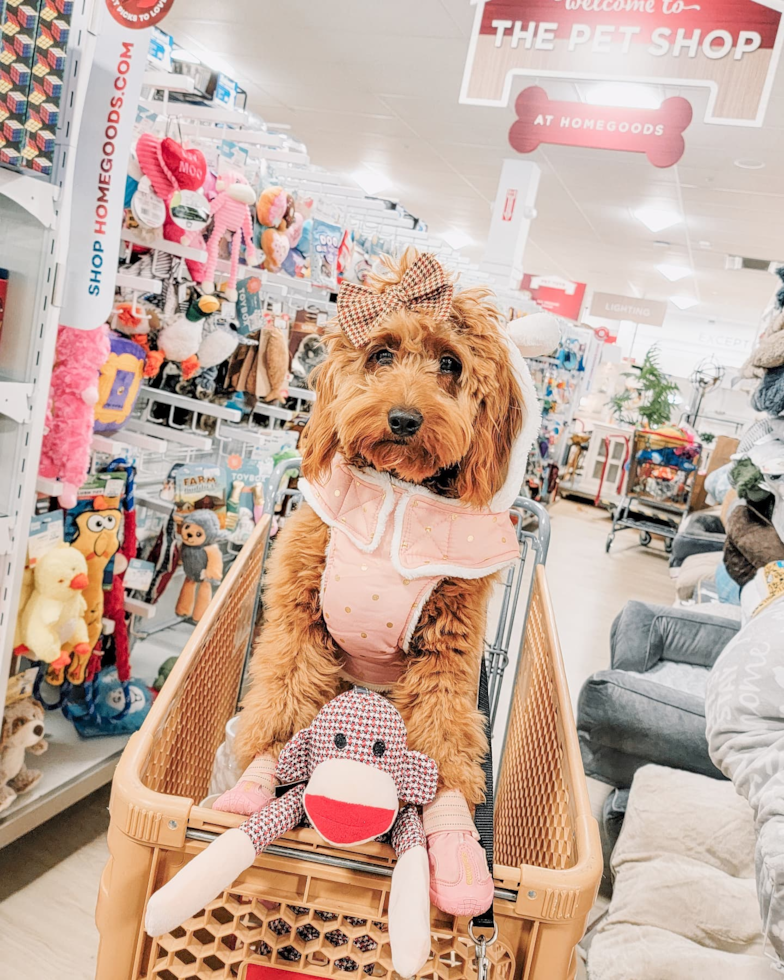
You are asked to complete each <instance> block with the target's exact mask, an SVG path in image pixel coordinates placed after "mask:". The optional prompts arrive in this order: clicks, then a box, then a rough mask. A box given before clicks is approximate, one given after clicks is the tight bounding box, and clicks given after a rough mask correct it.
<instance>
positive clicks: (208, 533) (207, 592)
mask: <svg viewBox="0 0 784 980" xmlns="http://www.w3.org/2000/svg"><path fill="white" fill-rule="evenodd" d="M180 535H181V537H182V567H183V570H184V572H185V581H184V582H183V583H182V589H181V590H180V597H179V598H178V599H177V606H176V609H175V612H176V613H177V615H178V616H189V617H190V618H191V619H193V620H194V621H195V622H197V623H198V622H199V620H200V619H201V617H202V616H203V615H204V613H205V612H206V611H207V606H209V604H210V600H211V599H212V583H213V582H215V583H216V584H217V583H218V582H220V580H221V579H222V578H223V558H222V556H221V551H220V548H219V547H218V544H217V542H218V541H219V540H220V539H221V537H222V536H223V532H222V531H221V526H220V521H219V520H218V518H217V515H216V514H214V513H213V512H212V511H211V510H196V511H194V512H193V513H192V514H188V515H187V517H184V518H183V521H182V525H181V527H180Z"/></svg>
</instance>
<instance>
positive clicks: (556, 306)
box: [520, 275, 585, 320]
mask: <svg viewBox="0 0 784 980" xmlns="http://www.w3.org/2000/svg"><path fill="white" fill-rule="evenodd" d="M520 289H521V290H523V291H524V292H526V293H530V294H531V299H532V300H533V301H534V302H535V303H537V304H538V305H539V306H541V307H542V309H543V310H547V312H548V313H555V314H556V315H557V316H563V317H566V319H567V320H578V319H579V317H580V310H581V309H582V306H583V299H584V298H585V283H584V282H571V281H570V280H569V279H560V278H559V277H558V276H531V275H525V276H523V279H522V282H521V283H520Z"/></svg>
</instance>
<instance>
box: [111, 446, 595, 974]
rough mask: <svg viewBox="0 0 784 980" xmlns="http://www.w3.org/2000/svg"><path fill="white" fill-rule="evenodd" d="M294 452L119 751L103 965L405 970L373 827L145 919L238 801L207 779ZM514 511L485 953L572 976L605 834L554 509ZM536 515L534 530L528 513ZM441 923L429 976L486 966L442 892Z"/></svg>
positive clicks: (194, 970) (523, 504) (303, 849)
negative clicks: (559, 620)
mask: <svg viewBox="0 0 784 980" xmlns="http://www.w3.org/2000/svg"><path fill="white" fill-rule="evenodd" d="M295 466H296V462H294V461H291V460H289V461H286V462H285V463H281V464H280V465H279V467H278V468H277V469H276V472H275V473H274V474H273V476H272V477H271V478H270V480H269V481H268V483H267V488H266V489H267V497H266V500H267V505H266V506H267V514H266V516H265V519H264V520H263V521H261V522H260V523H259V524H258V525H257V527H256V530H255V532H254V534H253V536H252V537H251V539H250V540H249V541H248V542H247V544H246V545H245V547H244V548H243V550H242V552H241V553H240V555H239V556H238V558H237V559H236V561H235V562H234V565H233V566H232V568H231V570H230V571H229V573H228V575H227V576H226V578H225V579H224V581H223V583H222V584H221V586H220V589H219V591H218V593H217V594H216V596H215V598H214V600H213V602H212V603H211V605H210V607H209V610H208V612H207V614H206V615H205V616H204V618H203V619H202V620H201V622H200V623H199V625H198V626H197V628H196V629H195V631H194V633H193V635H192V636H191V638H190V640H189V642H188V644H187V646H186V648H185V649H184V651H183V653H182V654H181V655H180V657H179V660H178V662H177V665H176V667H175V668H174V670H173V671H172V673H171V675H170V677H169V679H168V681H167V682H166V684H165V686H164V688H163V690H162V691H161V693H160V695H159V696H158V698H157V699H156V701H155V704H154V705H153V707H152V710H151V711H150V714H149V715H148V717H147V719H146V720H145V722H144V725H143V726H142V728H141V730H140V731H139V732H138V733H136V734H135V735H134V736H132V738H131V740H130V742H129V743H128V746H127V748H126V750H125V752H124V754H123V756H122V758H121V760H120V763H119V765H118V767H117V772H116V774H115V778H114V784H113V788H112V799H111V805H110V811H111V824H110V828H109V851H110V858H109V861H108V863H107V866H106V868H105V870H104V873H103V876H102V879H101V887H100V893H99V898H98V908H97V913H96V920H97V924H98V928H99V931H100V934H101V942H100V948H99V952H98V964H97V972H96V977H97V980H141V978H145V980H208V978H209V980H218V978H221V980H228V978H238V980H264V978H267V977H269V976H271V974H270V973H269V972H268V969H265V968H270V967H272V968H273V969H277V970H284V971H285V970H290V971H295V972H298V973H300V974H309V975H313V976H318V977H339V978H345V977H346V976H347V974H352V973H355V974H357V975H360V974H365V975H366V976H373V977H379V978H381V977H390V978H391V977H392V975H393V971H392V963H391V957H390V951H389V935H388V931H387V911H386V910H387V904H388V900H389V889H390V879H391V875H392V869H393V866H394V860H395V857H394V852H393V851H392V849H391V848H390V847H389V846H388V845H386V844H380V843H377V842H371V843H369V844H365V845H361V846H358V847H355V848H353V849H352V850H350V851H347V850H339V849H336V848H332V847H330V846H329V845H326V844H325V843H323V842H322V841H321V839H320V838H319V837H318V835H317V834H316V833H315V832H314V831H313V830H312V829H309V828H298V829H296V830H294V831H292V832H290V833H287V834H286V835H284V837H282V838H281V839H280V840H279V842H277V843H276V844H274V845H272V846H270V847H269V848H267V850H266V851H264V853H262V854H261V855H260V856H259V857H258V859H257V860H256V863H255V864H254V866H253V867H252V868H250V869H249V870H248V871H247V872H245V873H244V874H243V875H241V876H240V878H239V879H238V880H237V881H236V882H235V883H234V885H233V886H232V887H231V888H230V889H228V890H227V891H226V892H224V893H223V894H222V895H220V896H219V897H218V898H217V899H216V900H215V901H213V902H211V903H210V904H209V905H207V906H206V908H205V909H204V910H202V911H200V912H199V913H198V914H197V915H195V916H194V917H193V918H192V919H189V920H187V921H186V922H185V923H183V925H182V926H181V927H179V928H177V929H175V930H174V931H173V932H171V933H169V934H167V935H165V936H161V937H157V938H155V939H150V938H149V937H148V936H146V935H145V933H144V928H143V921H144V911H145V907H146V903H147V900H148V899H149V897H150V895H151V894H152V893H153V892H154V891H156V890H157V889H158V888H160V887H161V886H162V885H163V884H164V883H165V882H166V881H168V880H169V879H170V878H171V877H172V876H173V875H174V874H176V872H177V871H178V870H179V869H180V868H181V867H182V866H183V864H185V863H187V862H188V861H189V860H190V859H191V858H192V857H193V856H194V855H195V854H197V853H198V852H199V851H200V850H202V849H203V848H204V847H205V846H206V844H208V843H209V842H210V841H212V840H214V839H215V837H216V836H217V835H218V834H220V833H222V832H223V831H225V830H226V829H228V828H229V827H236V826H238V825H239V824H240V823H241V822H242V819H243V818H242V817H239V816H236V815H234V814H228V813H221V812H218V811H215V810H212V809H208V808H205V807H202V806H199V805H198V803H197V802H196V801H198V800H201V799H203V798H204V797H205V796H206V794H207V791H208V784H209V780H210V774H211V770H212V766H213V762H214V758H215V753H216V750H217V748H218V746H219V745H220V743H221V741H222V740H223V737H224V727H225V724H226V722H227V721H228V719H229V718H230V717H231V716H232V715H233V714H234V713H235V711H236V708H237V700H238V693H239V692H240V690H241V686H242V680H243V675H244V671H245V665H246V661H247V657H248V655H249V651H250V647H251V640H252V631H253V624H254V622H255V619H256V610H257V608H258V603H259V584H260V579H261V575H262V567H263V561H264V557H265V555H266V552H267V548H268V545H269V528H270V522H271V519H272V516H273V513H274V512H277V511H279V509H280V504H281V500H282V499H283V498H285V497H288V498H289V501H288V503H287V506H291V505H293V504H295V503H296V496H297V490H296V487H289V486H288V484H289V480H288V476H287V473H288V471H289V470H291V469H292V468H293V467H295ZM512 514H513V519H514V520H515V523H516V527H517V535H518V540H519V542H520V559H519V561H518V562H516V563H515V565H514V566H513V567H512V568H511V569H510V570H509V572H508V573H507V575H506V576H505V578H504V580H503V582H502V584H501V585H500V586H499V595H497V596H496V598H495V603H494V606H495V607H496V608H497V614H498V626H497V629H496V630H495V632H494V634H493V636H492V638H491V639H490V640H489V641H488V644H487V656H486V665H487V669H488V674H489V681H490V706H491V716H492V717H493V718H495V717H496V713H497V712H498V709H499V702H500V697H501V691H502V687H503V680H504V670H505V667H506V665H507V663H508V660H509V654H510V650H511V649H513V648H512V647H511V646H510V644H511V643H512V642H513V640H514V638H515V637H516V636H519V637H520V639H519V642H518V647H517V652H518V653H519V656H518V657H517V663H516V666H515V679H514V682H513V684H511V685H508V686H509V687H510V695H509V698H508V706H509V710H508V718H507V722H506V728H505V733H504V735H503V738H502V749H501V752H500V758H501V764H500V772H499V776H498V779H497V783H496V786H497V790H496V796H495V849H494V855H495V867H494V880H495V886H496V887H495V902H494V911H495V917H496V925H497V938H496V940H495V941H494V942H492V944H490V945H488V947H487V960H488V963H489V975H490V978H491V980H513V978H525V980H567V978H572V977H573V976H574V973H575V970H576V952H575V946H576V944H577V942H578V941H579V939H580V938H581V936H582V934H583V932H584V930H585V925H586V919H587V916H588V913H589V911H590V909H591V906H592V904H593V901H594V898H595V895H596V891H597V888H598V884H599V879H600V876H601V868H602V860H601V848H600V844H599V835H598V828H597V825H596V821H595V820H594V819H593V817H592V816H591V812H590V806H589V802H588V794H587V788H586V785H585V777H584V774H583V769H582V763H581V760H580V752H579V748H578V743H577V735H576V730H575V725H574V720H573V716H572V709H571V703H570V700H569V694H568V691H567V687H566V680H565V676H564V670H563V664H562V661H561V655H560V650H559V647H558V640H557V636H556V631H555V624H554V619H553V612H552V607H551V605H550V599H549V594H548V590H547V582H546V579H545V575H544V560H545V558H546V555H547V544H548V540H549V519H548V516H547V513H546V511H545V510H544V509H543V508H542V507H540V506H539V505H538V504H535V503H533V502H532V501H529V500H525V499H522V498H518V499H517V501H516V502H515V504H514V507H513V508H512ZM531 515H533V516H535V517H536V518H537V520H538V522H539V526H538V530H537V531H536V532H531V531H528V530H526V529H525V528H524V525H525V524H527V522H528V518H530V517H531ZM521 620H522V621H521ZM496 738H498V735H497V736H496ZM431 928H432V935H433V945H432V954H431V957H430V959H429V960H428V962H427V964H426V966H425V967H424V969H423V970H422V971H421V973H420V974H419V976H420V977H423V978H434V980H435V978H443V980H474V978H476V976H477V971H476V965H475V963H476V948H475V944H474V942H473V941H472V939H471V937H470V936H469V923H468V921H467V920H466V919H465V918H457V917H454V916H451V915H447V914H445V913H442V912H440V911H438V910H437V909H435V908H433V909H432V910H431Z"/></svg>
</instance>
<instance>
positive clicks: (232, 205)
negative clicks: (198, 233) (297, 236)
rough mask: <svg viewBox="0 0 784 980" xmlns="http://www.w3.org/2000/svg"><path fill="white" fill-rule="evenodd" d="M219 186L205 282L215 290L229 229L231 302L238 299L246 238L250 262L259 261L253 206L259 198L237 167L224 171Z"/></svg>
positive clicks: (213, 206)
mask: <svg viewBox="0 0 784 980" xmlns="http://www.w3.org/2000/svg"><path fill="white" fill-rule="evenodd" d="M215 186H216V189H217V191H218V196H217V197H216V198H215V200H214V201H213V202H212V204H211V205H210V208H211V210H212V215H213V218H214V219H215V220H214V223H213V226H212V232H211V233H210V237H209V240H208V241H207V264H206V265H205V267H204V273H203V278H202V280H201V284H202V288H203V289H204V291H205V292H207V293H213V292H215V266H216V265H217V262H218V246H219V245H220V241H221V238H223V236H224V235H225V234H226V232H227V231H229V232H231V233H232V241H231V273H230V275H229V282H228V286H227V287H226V289H225V290H224V295H225V296H226V299H227V300H229V302H230V303H234V302H236V300H237V270H238V268H239V262H240V245H241V244H242V239H243V238H244V239H245V256H246V258H247V260H248V263H249V264H250V265H253V264H254V263H255V261H256V251H255V249H254V248H253V224H252V221H251V212H250V210H249V208H250V207H251V206H252V205H253V204H254V203H255V201H256V195H255V193H254V191H253V188H252V187H251V186H250V184H249V183H248V182H247V180H245V178H244V177H243V176H242V174H239V173H236V172H235V171H229V172H228V173H225V174H221V175H220V176H219V177H218V181H217V183H216V185H215Z"/></svg>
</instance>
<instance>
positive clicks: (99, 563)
mask: <svg viewBox="0 0 784 980" xmlns="http://www.w3.org/2000/svg"><path fill="white" fill-rule="evenodd" d="M121 522H122V513H121V512H120V511H119V510H116V509H115V508H111V507H107V508H104V509H99V510H93V509H85V510H83V511H82V512H81V513H79V514H77V516H76V518H75V520H74V523H75V524H76V529H77V530H76V537H74V539H73V541H72V542H71V548H72V549H73V550H75V551H78V552H80V553H81V554H82V555H83V556H84V559H85V562H86V566H87V567H86V571H87V585H86V586H85V589H84V600H85V602H86V606H87V608H86V610H85V621H86V629H87V647H86V649H85V648H84V647H80V648H77V647H74V648H73V654H74V655H73V658H72V659H71V663H70V666H69V667H68V673H67V677H68V680H69V681H70V682H71V683H72V684H82V683H84V681H85V678H86V675H87V669H88V665H89V662H90V655H91V653H92V652H93V650H95V648H96V646H97V644H98V640H99V639H100V637H101V629H102V625H103V612H104V588H103V579H104V572H105V571H106V566H107V565H108V564H109V562H110V561H111V560H112V558H114V556H115V555H116V554H117V551H118V550H119V547H120V525H121ZM65 649H66V655H68V647H67V646H66V648H65ZM66 663H67V661H66ZM58 666H62V665H61V664H60V665H58ZM46 679H47V680H48V681H49V683H50V684H53V685H54V686H57V685H58V684H61V683H62V678H61V675H58V674H57V673H56V672H55V665H52V668H51V669H50V670H49V672H48V673H47V678H46Z"/></svg>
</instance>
